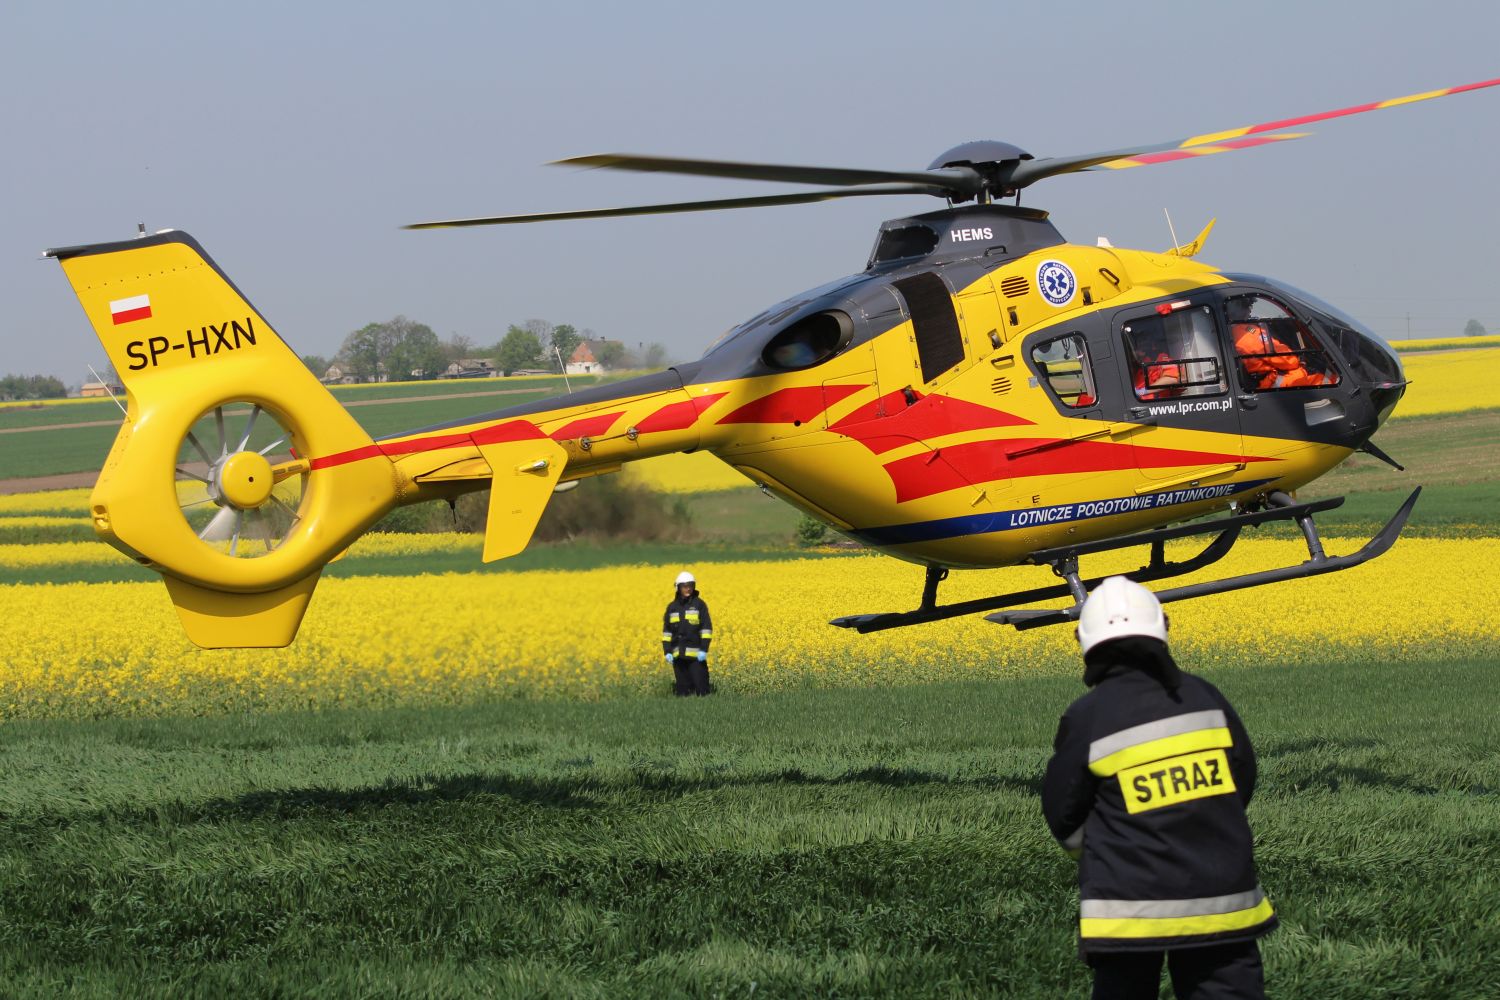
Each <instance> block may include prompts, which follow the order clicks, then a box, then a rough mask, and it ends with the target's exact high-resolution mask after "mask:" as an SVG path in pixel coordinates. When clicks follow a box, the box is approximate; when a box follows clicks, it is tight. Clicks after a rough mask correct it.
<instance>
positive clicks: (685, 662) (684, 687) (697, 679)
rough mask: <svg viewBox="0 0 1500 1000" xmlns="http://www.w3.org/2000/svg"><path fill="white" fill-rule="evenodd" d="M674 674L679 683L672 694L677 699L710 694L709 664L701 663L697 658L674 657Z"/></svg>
mask: <svg viewBox="0 0 1500 1000" xmlns="http://www.w3.org/2000/svg"><path fill="white" fill-rule="evenodd" d="M672 673H673V674H675V675H676V681H677V686H676V687H675V688H674V689H673V691H672V693H673V694H675V695H676V696H677V697H679V698H684V697H686V696H688V695H693V694H698V695H703V694H708V691H709V688H708V664H707V663H702V662H700V661H699V660H698V658H697V657H696V656H674V657H672Z"/></svg>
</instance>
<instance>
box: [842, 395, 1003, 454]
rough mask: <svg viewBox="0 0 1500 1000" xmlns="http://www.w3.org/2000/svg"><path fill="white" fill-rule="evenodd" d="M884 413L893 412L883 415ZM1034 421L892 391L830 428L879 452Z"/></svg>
mask: <svg viewBox="0 0 1500 1000" xmlns="http://www.w3.org/2000/svg"><path fill="white" fill-rule="evenodd" d="M881 414H890V415H889V416H881ZM1030 423H1032V421H1030V420H1027V419H1026V418H1025V417H1018V416H1016V415H1014V414H1011V413H1006V412H1005V411H1003V410H996V409H993V408H991V407H988V406H980V405H979V404H978V403H970V402H969V401H967V400H963V399H954V398H953V397H951V396H927V397H924V398H921V399H918V400H917V401H916V402H915V403H913V404H912V405H911V406H907V405H906V399H905V396H904V394H903V393H901V392H899V391H898V392H891V393H887V394H886V395H884V396H881V397H880V398H879V399H878V400H876V401H875V402H873V403H866V404H865V405H864V406H861V407H860V408H859V409H857V410H855V411H854V412H853V413H851V414H849V415H848V416H846V417H844V418H842V419H841V420H839V421H838V422H837V423H833V424H829V426H828V429H829V430H831V431H837V432H838V433H840V434H843V435H844V436H845V437H850V438H853V439H854V440H856V441H858V442H859V443H860V444H862V445H864V446H865V447H866V448H869V449H870V451H872V452H873V453H875V454H876V455H882V454H884V453H885V452H888V451H890V450H892V449H893V448H899V447H901V446H902V445H905V444H911V443H912V442H913V441H925V440H927V439H929V438H940V437H946V436H947V435H949V434H961V433H963V432H964V431H977V430H984V429H986V428H990V427H1021V426H1025V425H1028V424H1030Z"/></svg>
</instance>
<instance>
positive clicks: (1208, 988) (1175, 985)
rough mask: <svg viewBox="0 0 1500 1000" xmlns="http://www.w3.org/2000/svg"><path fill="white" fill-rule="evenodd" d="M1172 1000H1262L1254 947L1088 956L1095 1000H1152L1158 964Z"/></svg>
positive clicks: (1237, 944) (1238, 945)
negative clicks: (1167, 980)
mask: <svg viewBox="0 0 1500 1000" xmlns="http://www.w3.org/2000/svg"><path fill="white" fill-rule="evenodd" d="M1164 954H1165V958H1166V961H1167V972H1168V973H1169V974H1170V975H1171V977H1172V992H1173V993H1174V994H1176V996H1177V1000H1241V998H1243V1000H1264V998H1265V995H1266V984H1265V973H1264V971H1263V970H1262V968H1261V964H1260V948H1259V947H1258V946H1257V945H1256V943H1255V942H1254V941H1236V942H1234V943H1232V944H1215V945H1205V946H1203V947H1201V948H1174V949H1172V950H1171V951H1168V952H1165V953H1163V952H1160V951H1121V952H1106V953H1102V954H1093V955H1089V956H1088V964H1089V967H1090V968H1091V969H1093V970H1094V993H1093V998H1094V1000H1137V998H1140V1000H1156V996H1157V992H1158V990H1159V989H1160V987H1161V965H1162V958H1163V957H1164Z"/></svg>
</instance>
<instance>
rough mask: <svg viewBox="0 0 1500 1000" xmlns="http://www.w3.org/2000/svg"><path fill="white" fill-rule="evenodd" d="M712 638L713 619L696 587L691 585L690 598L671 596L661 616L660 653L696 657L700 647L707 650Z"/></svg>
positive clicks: (705, 651)
mask: <svg viewBox="0 0 1500 1000" xmlns="http://www.w3.org/2000/svg"><path fill="white" fill-rule="evenodd" d="M713 637H714V623H713V619H711V618H710V617H709V616H708V605H707V604H705V603H703V598H702V597H700V596H699V594H698V589H697V588H696V587H694V588H693V593H692V595H691V596H689V597H682V596H681V595H677V596H674V597H673V598H672V603H671V604H668V605H667V610H666V611H665V612H664V613H663V614H662V616H661V649H662V652H663V653H666V654H667V655H668V656H684V657H687V658H689V659H697V658H698V651H699V650H700V649H701V650H702V651H703V652H704V653H707V652H708V644H709V643H710V642H712V641H713Z"/></svg>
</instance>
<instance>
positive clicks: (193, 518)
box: [176, 401, 309, 559]
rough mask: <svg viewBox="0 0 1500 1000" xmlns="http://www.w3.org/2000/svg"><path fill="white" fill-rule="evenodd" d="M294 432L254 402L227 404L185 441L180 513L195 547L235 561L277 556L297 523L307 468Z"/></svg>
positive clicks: (196, 426) (195, 427) (180, 471)
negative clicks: (205, 547) (297, 450)
mask: <svg viewBox="0 0 1500 1000" xmlns="http://www.w3.org/2000/svg"><path fill="white" fill-rule="evenodd" d="M294 452H295V449H294V438H293V430H292V428H291V427H290V425H289V422H288V421H286V420H285V419H283V418H281V417H279V416H277V415H275V414H273V413H271V412H269V411H267V410H265V409H264V408H262V407H261V406H260V405H259V404H257V403H251V402H247V401H229V402H225V403H222V404H220V405H218V406H215V407H214V408H213V409H212V410H210V411H209V412H207V413H205V414H203V415H202V416H201V417H200V418H199V419H198V420H197V421H195V422H194V424H193V426H192V427H191V428H190V429H189V430H188V431H187V432H186V433H185V434H184V435H183V439H182V443H181V446H180V448H179V454H178V461H177V465H176V475H177V498H178V508H179V510H180V512H181V514H182V516H183V517H184V519H186V521H187V522H188V526H189V527H190V528H192V530H193V532H194V534H196V535H197V536H198V538H199V540H200V541H202V542H204V543H205V544H207V545H208V546H210V547H212V548H214V549H216V550H217V551H219V552H222V553H225V554H227V555H229V556H232V557H235V558H240V559H254V558H258V557H260V556H265V555H269V554H270V553H271V552H274V551H275V550H276V549H277V548H278V547H279V546H280V545H281V544H282V543H283V542H285V541H286V539H287V538H288V537H289V536H290V535H291V533H292V532H293V531H294V530H295V529H296V527H297V525H298V523H299V522H300V521H301V520H302V509H303V503H304V500H305V499H306V494H307V483H308V475H309V466H308V463H307V462H305V461H303V460H300V459H298V458H296V457H295V453H294Z"/></svg>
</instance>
